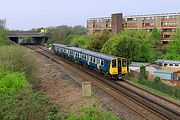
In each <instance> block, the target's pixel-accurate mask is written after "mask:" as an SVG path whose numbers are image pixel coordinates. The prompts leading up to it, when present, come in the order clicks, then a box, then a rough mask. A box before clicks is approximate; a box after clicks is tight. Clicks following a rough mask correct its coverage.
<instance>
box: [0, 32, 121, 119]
mask: <svg viewBox="0 0 180 120" xmlns="http://www.w3.org/2000/svg"><path fill="white" fill-rule="evenodd" d="M0 63H1V64H0V119H2V120H16V119H18V120H25V119H33V120H65V119H67V120H72V119H73V118H76V120H83V119H84V120H88V119H95V120H109V118H113V119H114V120H117V119H118V118H117V117H115V116H114V115H113V114H112V113H109V112H100V110H98V109H92V108H84V109H83V110H82V114H80V115H76V114H70V113H66V114H65V113H63V112H62V111H60V108H58V107H56V105H54V104H51V103H50V102H49V100H50V98H49V96H48V95H47V94H46V93H43V92H39V91H38V89H39V82H38V80H37V74H36V73H37V71H38V70H39V68H41V64H40V61H39V60H38V58H37V57H36V55H35V54H34V53H33V52H32V51H30V50H28V49H26V48H24V47H21V46H18V45H15V44H14V43H12V42H10V40H9V39H8V34H7V31H6V30H3V29H1V30H0ZM99 118H101V119H99Z"/></svg>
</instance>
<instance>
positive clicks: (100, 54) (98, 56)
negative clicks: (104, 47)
mask: <svg viewBox="0 0 180 120" xmlns="http://www.w3.org/2000/svg"><path fill="white" fill-rule="evenodd" d="M67 49H71V50H74V51H77V52H81V53H83V54H88V55H91V56H94V57H97V58H102V59H106V60H112V59H113V58H116V56H112V55H107V54H103V53H99V52H94V51H90V50H86V49H82V48H77V47H67Z"/></svg>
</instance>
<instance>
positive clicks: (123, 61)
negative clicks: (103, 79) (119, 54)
mask: <svg viewBox="0 0 180 120" xmlns="http://www.w3.org/2000/svg"><path fill="white" fill-rule="evenodd" d="M126 64H127V63H126V59H122V67H126Z"/></svg>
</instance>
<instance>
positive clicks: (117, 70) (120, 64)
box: [109, 58, 128, 79]
mask: <svg viewBox="0 0 180 120" xmlns="http://www.w3.org/2000/svg"><path fill="white" fill-rule="evenodd" d="M127 71H128V70H127V59H126V58H114V59H113V60H111V63H110V70H109V73H110V75H111V76H112V77H117V78H119V79H121V78H122V77H123V76H124V75H125V74H126V73H127Z"/></svg>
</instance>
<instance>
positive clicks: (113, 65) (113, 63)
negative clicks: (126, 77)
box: [112, 59, 116, 68]
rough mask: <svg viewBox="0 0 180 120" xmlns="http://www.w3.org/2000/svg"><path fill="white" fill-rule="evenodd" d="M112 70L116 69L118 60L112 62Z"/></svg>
mask: <svg viewBox="0 0 180 120" xmlns="http://www.w3.org/2000/svg"><path fill="white" fill-rule="evenodd" d="M112 68H116V59H114V60H112Z"/></svg>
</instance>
